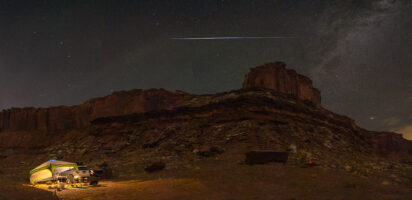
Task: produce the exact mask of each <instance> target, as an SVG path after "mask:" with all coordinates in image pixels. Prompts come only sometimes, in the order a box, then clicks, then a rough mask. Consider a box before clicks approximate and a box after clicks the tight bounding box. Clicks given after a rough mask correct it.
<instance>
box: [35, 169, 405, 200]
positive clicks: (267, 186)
mask: <svg viewBox="0 0 412 200" xmlns="http://www.w3.org/2000/svg"><path fill="white" fill-rule="evenodd" d="M382 181H384V180H380V179H376V178H374V177H370V178H367V179H365V178H360V177H357V176H353V175H349V174H347V173H345V172H339V171H325V170H322V169H317V168H308V169H302V168H297V167H289V166H283V165H278V164H271V165H262V166H246V165H238V166H237V168H233V166H232V167H231V166H230V165H228V166H223V167H222V168H213V166H207V165H203V168H199V167H197V168H195V169H193V170H184V171H181V172H176V171H167V170H166V171H162V172H159V173H155V174H151V175H145V176H142V177H140V178H137V179H135V180H104V181H101V182H100V183H99V186H98V187H92V188H87V189H76V188H71V189H65V190H62V191H58V192H56V194H57V195H58V197H59V198H60V199H63V200H66V199H83V200H86V199H96V200H100V199H117V200H123V199H148V200H151V199H153V200H154V199H160V200H161V199H222V200H230V199H282V200H284V199H287V200H291V199H296V200H297V199H334V200H335V199H336V200H338V199H342V200H343V199H353V200H355V199H361V200H365V199H388V200H390V199H397V200H400V199H412V189H411V187H410V185H401V184H397V183H395V182H393V181H391V180H387V181H386V182H387V183H386V182H385V184H382V183H383V182H382ZM38 189H39V190H43V191H48V192H50V193H51V192H53V191H54V190H50V189H47V186H45V187H43V188H38Z"/></svg>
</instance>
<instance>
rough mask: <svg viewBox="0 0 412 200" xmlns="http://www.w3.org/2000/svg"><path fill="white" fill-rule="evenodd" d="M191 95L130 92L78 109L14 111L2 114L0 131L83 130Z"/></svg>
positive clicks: (160, 90)
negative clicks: (105, 119)
mask: <svg viewBox="0 0 412 200" xmlns="http://www.w3.org/2000/svg"><path fill="white" fill-rule="evenodd" d="M192 96H193V95H191V94H187V93H184V92H169V91H166V90H164V89H150V90H131V91H127V92H126V91H120V92H115V93H113V94H111V95H108V96H106V97H101V98H95V99H91V100H89V101H86V102H85V103H83V104H81V105H76V106H59V107H51V108H11V109H8V110H3V111H2V112H1V113H0V131H22V130H24V131H43V132H56V131H64V130H70V129H78V128H84V127H87V126H88V125H89V122H90V121H92V120H94V119H96V118H101V117H108V116H118V115H126V114H132V113H144V112H148V111H154V110H164V109H166V110H167V109H170V108H173V107H174V106H175V105H177V104H179V103H181V102H183V101H185V100H187V99H189V98H191V97H192Z"/></svg>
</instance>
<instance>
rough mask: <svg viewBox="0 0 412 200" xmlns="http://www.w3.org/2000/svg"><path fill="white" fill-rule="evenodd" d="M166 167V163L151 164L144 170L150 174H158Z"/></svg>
mask: <svg viewBox="0 0 412 200" xmlns="http://www.w3.org/2000/svg"><path fill="white" fill-rule="evenodd" d="M165 167H166V164H165V163H164V162H161V161H158V162H154V163H152V164H150V165H149V166H147V167H146V168H145V169H144V170H145V171H146V172H148V173H152V172H156V171H160V170H163V169H164V168H165Z"/></svg>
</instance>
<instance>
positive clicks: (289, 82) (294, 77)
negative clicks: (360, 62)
mask: <svg viewBox="0 0 412 200" xmlns="http://www.w3.org/2000/svg"><path fill="white" fill-rule="evenodd" d="M285 67H286V64H285V63H284V62H275V63H267V64H264V65H261V66H257V67H254V68H252V69H251V70H250V72H249V73H248V74H247V75H246V76H245V80H244V82H243V88H255V87H263V88H268V89H272V90H275V91H277V92H280V93H284V94H289V95H292V96H294V97H298V98H300V99H302V100H309V101H311V102H312V103H314V104H315V105H316V106H320V103H321V96H320V92H319V90H318V89H316V88H313V86H312V80H310V79H309V78H308V77H306V76H303V75H300V74H298V73H296V71H295V70H291V69H286V68H285Z"/></svg>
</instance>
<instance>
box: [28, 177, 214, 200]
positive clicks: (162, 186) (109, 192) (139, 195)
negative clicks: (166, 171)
mask: <svg viewBox="0 0 412 200" xmlns="http://www.w3.org/2000/svg"><path fill="white" fill-rule="evenodd" d="M36 187H37V188H39V189H42V190H45V191H49V192H54V191H55V189H48V186H46V185H42V186H36ZM205 191H206V187H205V186H204V185H203V184H202V183H200V182H199V181H196V180H192V179H159V180H151V181H139V180H131V181H102V182H101V183H100V184H99V185H98V186H97V187H89V188H84V189H81V188H68V189H64V190H61V191H56V194H57V196H58V197H59V199H64V200H66V199H79V200H87V199H97V200H99V199H117V200H123V199H125V200H126V199H193V198H194V197H195V198H196V197H199V195H201V194H203V193H204V192H205Z"/></svg>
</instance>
